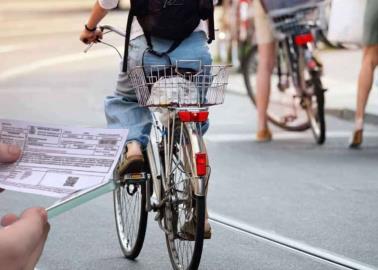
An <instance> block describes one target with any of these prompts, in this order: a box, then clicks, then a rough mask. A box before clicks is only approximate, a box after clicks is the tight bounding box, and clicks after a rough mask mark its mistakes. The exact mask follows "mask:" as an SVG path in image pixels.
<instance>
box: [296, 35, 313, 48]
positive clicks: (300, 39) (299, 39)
mask: <svg viewBox="0 0 378 270" xmlns="http://www.w3.org/2000/svg"><path fill="white" fill-rule="evenodd" d="M313 41H314V36H313V35H312V34H311V33H307V34H302V35H298V36H296V37H295V44H297V45H304V44H307V43H309V42H313Z"/></svg>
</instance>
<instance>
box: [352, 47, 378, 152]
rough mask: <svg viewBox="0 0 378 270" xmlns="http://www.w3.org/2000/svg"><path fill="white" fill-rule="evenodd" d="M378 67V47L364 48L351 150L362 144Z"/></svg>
mask: <svg viewBox="0 0 378 270" xmlns="http://www.w3.org/2000/svg"><path fill="white" fill-rule="evenodd" d="M377 66H378V45H371V46H367V47H365V48H364V51H363V58H362V64H361V69H360V75H359V78H358V92H357V107H356V115H355V130H354V133H353V138H352V141H351V143H350V147H351V148H356V147H359V146H360V145H361V143H362V134H363V126H364V116H365V108H366V104H367V102H368V99H369V94H370V90H371V88H372V86H373V80H374V70H375V68H376V67H377Z"/></svg>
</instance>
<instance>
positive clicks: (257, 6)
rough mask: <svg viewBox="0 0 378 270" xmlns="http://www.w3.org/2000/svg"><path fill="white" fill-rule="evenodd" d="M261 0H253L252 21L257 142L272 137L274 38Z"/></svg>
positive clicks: (265, 140) (268, 139)
mask: <svg viewBox="0 0 378 270" xmlns="http://www.w3.org/2000/svg"><path fill="white" fill-rule="evenodd" d="M261 1H262V0H254V1H253V10H254V22H255V29H256V41H257V45H258V54H259V64H258V68H257V82H256V83H257V93H256V106H257V133H256V140H257V141H258V142H267V141H270V140H271V139H272V133H271V131H270V129H269V127H268V115H267V110H268V104H269V95H270V87H271V85H270V81H271V80H270V77H271V75H272V72H273V68H274V62H275V57H274V56H275V46H276V45H275V40H274V37H273V31H272V25H271V23H270V21H269V16H268V14H267V13H266V12H265V10H264V8H263V5H262V3H261Z"/></svg>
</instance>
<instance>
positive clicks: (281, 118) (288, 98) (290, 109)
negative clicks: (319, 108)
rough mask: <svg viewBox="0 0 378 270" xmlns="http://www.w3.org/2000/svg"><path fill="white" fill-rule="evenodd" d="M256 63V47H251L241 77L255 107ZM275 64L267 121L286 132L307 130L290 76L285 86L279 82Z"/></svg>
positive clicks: (306, 121)
mask: <svg viewBox="0 0 378 270" xmlns="http://www.w3.org/2000/svg"><path fill="white" fill-rule="evenodd" d="M258 62H259V61H258V52H257V46H253V47H252V48H251V49H250V50H249V52H248V53H247V54H246V57H245V59H244V63H243V77H244V83H245V86H246V88H247V93H248V96H249V97H250V99H251V101H252V102H253V104H254V105H255V106H256V89H257V68H258ZM277 62H278V61H276V67H275V68H274V71H273V74H272V76H271V91H270V97H269V106H268V111H267V114H268V119H269V121H270V122H271V123H273V124H274V125H276V126H278V127H280V128H282V129H285V130H288V131H304V130H307V129H309V128H310V123H309V121H308V118H307V115H306V112H305V110H303V107H302V105H301V100H300V98H297V93H296V90H295V88H294V86H293V83H292V82H291V81H290V80H291V78H290V76H287V83H286V84H285V85H283V84H282V83H281V82H280V80H279V77H278V67H277ZM284 64H285V63H284Z"/></svg>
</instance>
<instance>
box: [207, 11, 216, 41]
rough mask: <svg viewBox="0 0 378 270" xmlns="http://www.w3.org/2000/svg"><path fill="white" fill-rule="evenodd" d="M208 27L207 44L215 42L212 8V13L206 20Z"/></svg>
mask: <svg viewBox="0 0 378 270" xmlns="http://www.w3.org/2000/svg"><path fill="white" fill-rule="evenodd" d="M208 25H209V39H208V40H207V43H209V44H210V43H211V42H212V41H213V40H215V27H214V7H213V12H211V15H210V17H209V19H208Z"/></svg>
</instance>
